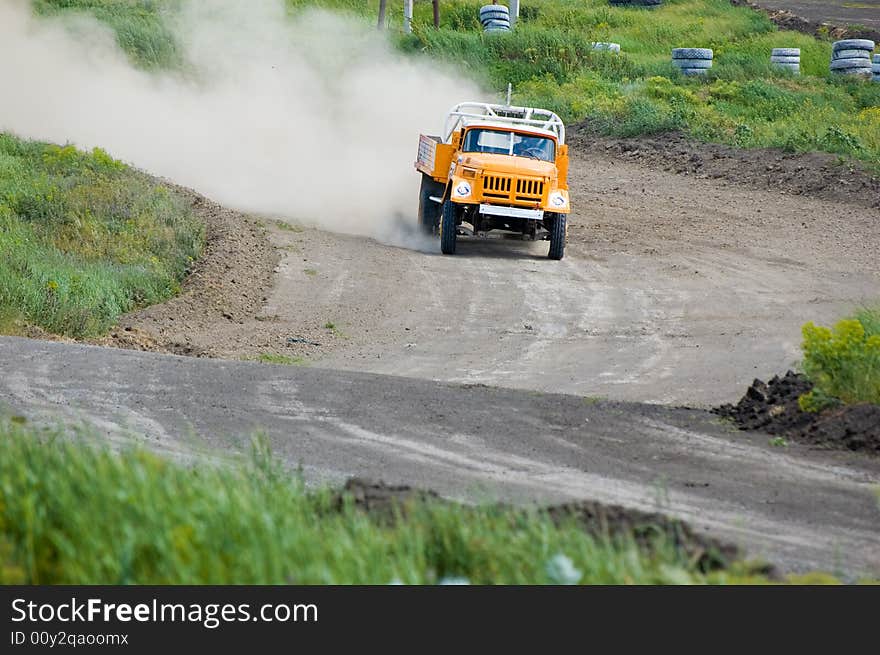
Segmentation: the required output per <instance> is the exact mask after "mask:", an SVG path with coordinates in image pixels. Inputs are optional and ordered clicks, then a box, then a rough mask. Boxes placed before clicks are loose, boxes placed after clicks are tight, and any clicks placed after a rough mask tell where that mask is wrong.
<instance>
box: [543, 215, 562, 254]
mask: <svg viewBox="0 0 880 655" xmlns="http://www.w3.org/2000/svg"><path fill="white" fill-rule="evenodd" d="M564 254H565V214H556V217H555V218H554V219H553V224H552V225H551V226H550V252H549V253H547V256H548V257H549V258H550V259H556V260H559V259H562V256H563V255H564Z"/></svg>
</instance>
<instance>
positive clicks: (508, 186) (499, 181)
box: [483, 175, 544, 204]
mask: <svg viewBox="0 0 880 655" xmlns="http://www.w3.org/2000/svg"><path fill="white" fill-rule="evenodd" d="M483 196H485V198H486V199H487V200H503V201H505V202H510V203H516V202H526V203H529V204H533V203H538V202H541V199H542V198H543V197H544V181H543V180H535V179H528V178H525V179H522V178H515V179H514V178H512V177H507V176H506V175H485V176H484V177H483Z"/></svg>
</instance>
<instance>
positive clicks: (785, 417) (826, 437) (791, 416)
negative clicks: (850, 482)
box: [713, 371, 880, 454]
mask: <svg viewBox="0 0 880 655" xmlns="http://www.w3.org/2000/svg"><path fill="white" fill-rule="evenodd" d="M812 388H813V385H812V383H811V382H810V381H809V380H808V379H807V378H806V377H804V376H803V375H801V374H798V373H793V372H792V371H788V372H787V373H786V374H785V375H784V376H783V377H781V378H780V377H779V376H776V377H774V378H773V379H771V380H770V381H769V382H766V383H764V382H762V381H761V380H755V381H754V382H753V383H752V386H750V387H749V389H748V391H746V394H745V395H744V396H743V397H742V398H741V399H740V401H739V402H738V403H737V404H736V405H722V406H721V407H718V408H716V409H714V410H713V411H714V412H715V413H717V414H720V415H721V416H724V417H727V418H730V419H732V420H733V421H734V422H735V423H736V424H737V426H738V427H739V428H740V429H742V430H760V431H762V432H767V433H768V434H774V435H779V436H785V437H789V438H792V439H797V440H798V441H804V442H807V443H815V444H820V445H824V446H832V447H836V448H846V449H848V450H856V451H863V452H868V453H874V454H880V405H872V404H867V403H864V404H859V405H849V406H846V407H837V408H833V409H828V410H825V411H824V412H821V413H819V414H813V413H810V412H805V411H803V410H801V408H800V406H799V405H798V398H799V397H800V396H801V395H802V394H805V393H807V392H808V391H810V390H811V389H812Z"/></svg>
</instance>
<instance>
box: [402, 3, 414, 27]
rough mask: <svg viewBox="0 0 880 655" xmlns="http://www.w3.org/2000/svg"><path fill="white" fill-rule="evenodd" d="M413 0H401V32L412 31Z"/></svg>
mask: <svg viewBox="0 0 880 655" xmlns="http://www.w3.org/2000/svg"><path fill="white" fill-rule="evenodd" d="M412 14H413V0H403V32H404V34H411V33H412Z"/></svg>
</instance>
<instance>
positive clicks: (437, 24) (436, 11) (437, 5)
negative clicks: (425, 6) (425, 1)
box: [431, 0, 440, 27]
mask: <svg viewBox="0 0 880 655" xmlns="http://www.w3.org/2000/svg"><path fill="white" fill-rule="evenodd" d="M431 4H432V5H434V27H440V0H431Z"/></svg>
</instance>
